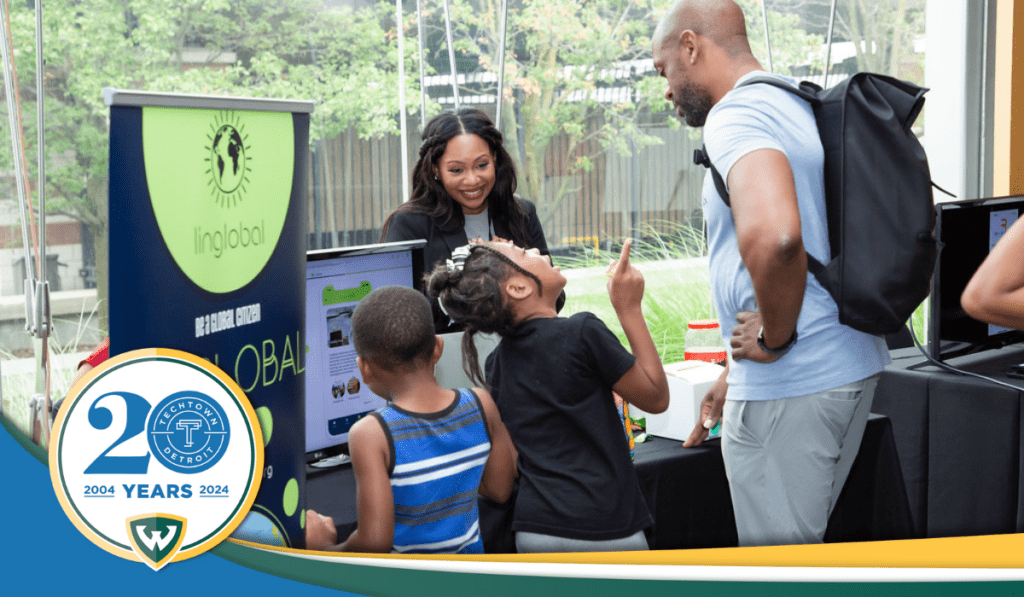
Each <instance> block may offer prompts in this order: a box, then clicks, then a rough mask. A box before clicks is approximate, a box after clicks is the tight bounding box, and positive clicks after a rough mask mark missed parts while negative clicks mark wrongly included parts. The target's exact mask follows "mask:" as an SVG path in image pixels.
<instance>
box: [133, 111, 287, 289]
mask: <svg viewBox="0 0 1024 597" xmlns="http://www.w3.org/2000/svg"><path fill="white" fill-rule="evenodd" d="M142 148H143V151H142V153H143V161H144V164H145V169H146V183H147V187H148V190H149V196H150V200H151V201H152V206H153V215H154V216H155V217H156V222H157V226H158V228H159V229H160V235H161V236H162V237H163V240H164V243H165V244H166V245H167V249H168V250H169V251H170V253H171V256H172V257H173V258H174V262H175V263H176V264H177V265H178V267H179V268H181V271H182V272H184V274H185V275H186V276H187V277H188V278H189V279H190V280H191V281H192V282H194V283H195V284H196V285H197V286H199V287H200V288H202V289H203V290H206V291H209V292H213V293H217V294H223V293H228V292H233V291H235V290H238V289H240V288H242V287H243V286H245V285H246V284H248V283H249V282H251V281H252V280H253V279H254V278H255V277H256V276H257V275H259V273H260V272H261V271H263V268H264V267H265V266H266V265H267V262H268V261H269V259H270V256H271V254H273V252H274V248H275V247H276V246H277V241H278V239H279V238H280V236H281V231H282V230H283V228H284V223H285V217H286V215H287V213H288V205H289V203H290V201H291V192H292V178H293V173H294V165H295V164H294V163H295V132H294V125H293V124H292V115H291V114H290V113H288V112H259V111H249V110H198V109H184V108H161V107H152V106H147V107H144V108H142Z"/></svg>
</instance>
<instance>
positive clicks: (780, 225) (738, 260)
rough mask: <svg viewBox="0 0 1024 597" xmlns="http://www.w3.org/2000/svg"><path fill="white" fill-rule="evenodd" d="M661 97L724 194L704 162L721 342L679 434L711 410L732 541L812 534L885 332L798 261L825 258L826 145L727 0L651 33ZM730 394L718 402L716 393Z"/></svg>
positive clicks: (838, 486)
mask: <svg viewBox="0 0 1024 597" xmlns="http://www.w3.org/2000/svg"><path fill="white" fill-rule="evenodd" d="M652 41H653V57H654V66H655V68H656V69H657V71H658V73H659V74H660V75H661V76H663V77H665V79H666V80H667V84H668V90H667V91H666V93H665V97H666V98H667V99H668V100H670V101H671V102H673V104H674V105H675V106H676V110H677V112H678V113H679V115H680V116H681V117H683V118H684V119H685V120H686V123H687V124H688V125H690V126H692V127H704V143H705V146H706V148H707V152H708V154H709V157H710V159H711V162H712V163H713V164H715V168H716V169H717V170H718V171H719V172H720V173H721V174H722V176H723V177H724V178H725V181H726V187H727V191H728V192H729V195H730V200H731V207H730V206H727V205H726V204H725V203H724V202H723V201H722V198H721V197H720V196H719V194H718V191H717V190H716V189H715V185H714V183H713V181H712V178H711V175H710V173H709V174H707V176H706V177H705V181H704V188H703V207H704V216H705V219H706V220H707V222H708V247H709V252H710V260H709V261H710V270H711V287H712V291H713V294H714V299H715V305H716V307H717V309H718V317H719V320H720V323H721V327H722V333H723V335H724V337H725V338H726V340H727V341H726V344H727V346H728V347H729V350H730V359H729V362H728V366H727V368H726V370H725V372H724V373H723V374H722V377H721V378H720V379H719V380H718V382H716V384H715V385H714V386H713V387H712V388H711V390H710V391H709V392H708V394H707V396H705V398H704V402H703V404H702V410H701V413H702V414H701V421H700V422H699V423H698V425H697V428H696V429H695V430H694V432H693V434H692V435H691V436H690V438H689V439H688V440H687V441H686V445H687V446H693V445H697V444H699V443H701V442H702V441H703V440H704V439H705V438H706V437H707V433H708V432H707V430H708V429H710V428H711V427H712V426H713V425H714V424H715V422H716V421H717V420H718V419H719V417H721V418H722V419H723V425H722V434H723V436H722V454H723V458H724V459H725V467H726V474H727V476H728V478H729V488H730V493H731V495H732V501H733V509H734V511H735V514H736V527H737V531H738V534H739V542H740V545H741V546H748V545H782V544H795V543H820V542H821V541H822V539H823V537H824V534H825V527H826V524H827V522H828V517H829V514H830V513H831V511H832V507H833V506H834V505H835V502H836V499H837V498H838V496H839V492H840V491H841V490H842V487H843V484H844V483H845V481H846V477H847V475H848V473H849V470H850V465H851V464H852V463H853V459H854V458H855V457H856V455H857V450H858V449H859V447H860V440H861V437H862V436H863V433H864V426H865V424H866V422H867V416H868V412H869V410H870V407H871V399H872V396H873V394H874V389H875V385H876V383H877V378H878V373H879V372H880V371H881V370H882V368H883V367H884V366H885V365H886V364H888V362H889V355H888V351H887V350H886V348H885V342H884V340H883V339H882V338H881V337H876V336H871V335H868V334H864V333H861V332H858V331H856V330H854V329H852V328H850V327H847V326H845V325H842V324H840V323H839V315H838V309H837V307H836V304H835V301H834V300H833V299H832V298H831V297H830V296H829V294H828V293H827V292H826V291H825V290H824V289H823V288H822V287H821V285H820V284H819V283H818V281H817V280H816V279H815V278H814V276H813V275H809V274H808V272H807V254H808V253H809V254H811V255H813V256H814V257H815V258H817V259H818V260H819V261H821V262H823V263H828V261H829V243H828V227H827V223H826V219H825V200H824V152H823V150H822V147H821V141H820V139H819V137H818V129H817V126H816V124H815V120H814V114H813V112H812V111H811V107H810V105H809V104H808V103H807V102H805V101H803V100H801V99H800V98H798V97H796V96H794V95H792V94H790V93H788V92H786V91H784V90H781V89H777V88H775V87H772V86H769V85H752V86H746V87H741V88H738V89H736V88H735V86H736V84H737V83H739V82H741V81H745V80H746V79H748V78H750V77H753V76H772V75H769V74H768V73H766V72H764V69H763V68H762V67H761V65H760V63H758V61H757V59H756V58H755V57H754V56H753V54H751V52H750V46H749V43H748V41H747V36H746V27H745V24H744V19H743V13H742V11H741V10H740V8H739V7H738V6H737V5H736V4H735V3H734V2H732V0H703V1H699V0H681V1H680V2H677V3H676V4H675V5H673V6H672V8H670V9H669V11H668V13H666V15H665V16H664V18H662V20H661V22H660V23H659V24H658V27H657V29H656V30H655V32H654V36H653V39H652ZM727 398H728V400H727Z"/></svg>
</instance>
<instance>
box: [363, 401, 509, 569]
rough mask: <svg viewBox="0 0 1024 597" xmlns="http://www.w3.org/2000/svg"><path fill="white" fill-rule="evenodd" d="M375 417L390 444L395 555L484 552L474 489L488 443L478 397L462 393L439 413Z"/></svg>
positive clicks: (390, 409) (389, 412)
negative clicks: (392, 461)
mask: <svg viewBox="0 0 1024 597" xmlns="http://www.w3.org/2000/svg"><path fill="white" fill-rule="evenodd" d="M377 414H378V415H379V419H380V420H381V422H382V423H383V426H384V428H385V431H386V432H387V433H388V435H389V436H390V437H389V443H390V444H391V445H392V446H393V448H392V449H393V455H394V468H393V470H392V472H391V491H392V494H393V496H394V502H395V538H394V544H393V550H394V552H395V553H483V542H482V541H481V539H480V529H479V520H478V513H477V488H478V487H479V486H480V477H481V476H482V475H483V471H484V465H485V464H486V463H487V455H488V454H489V453H490V451H491V442H490V437H489V435H488V432H487V423H486V421H485V419H484V416H483V410H482V409H481V407H480V403H479V401H478V399H477V398H476V396H475V395H474V394H473V393H472V392H471V391H469V390H467V389H461V390H459V392H458V396H457V398H456V400H455V401H454V402H453V404H452V406H450V407H449V408H446V409H445V410H443V411H441V412H439V413H432V414H428V415H423V414H415V413H409V412H405V411H402V410H399V409H398V408H396V407H395V406H393V405H388V406H386V407H384V408H382V409H380V410H379V411H377Z"/></svg>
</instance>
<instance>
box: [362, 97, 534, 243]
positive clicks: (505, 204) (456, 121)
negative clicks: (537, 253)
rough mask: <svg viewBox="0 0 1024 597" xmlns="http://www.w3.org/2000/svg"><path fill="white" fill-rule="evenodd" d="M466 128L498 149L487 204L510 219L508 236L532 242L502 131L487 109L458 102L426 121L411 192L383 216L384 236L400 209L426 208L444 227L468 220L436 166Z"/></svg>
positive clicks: (500, 217) (417, 210)
mask: <svg viewBox="0 0 1024 597" xmlns="http://www.w3.org/2000/svg"><path fill="white" fill-rule="evenodd" d="M467 134H468V135H477V136H478V137H480V138H481V139H483V140H484V141H485V142H486V143H487V146H488V147H489V148H490V150H491V153H492V154H493V155H494V188H493V189H491V194H490V195H488V196H487V210H488V213H489V215H490V217H491V220H499V221H503V222H505V223H507V224H508V229H509V232H510V233H511V236H512V238H510V239H509V240H511V241H513V242H514V243H515V244H517V245H519V246H521V247H529V246H531V245H530V244H529V239H528V238H527V237H526V220H527V215H526V210H525V209H523V207H522V205H520V204H519V202H518V201H517V200H516V198H515V192H516V184H517V183H516V169H515V165H514V164H513V163H512V156H510V155H509V154H508V152H507V151H505V147H504V146H503V145H502V141H503V137H502V135H501V131H499V130H498V129H496V128H495V127H494V123H493V122H491V119H490V118H489V117H488V116H487V114H485V113H484V112H481V111H480V110H477V109H475V108H460V109H459V110H458V111H455V112H453V111H451V110H446V111H444V112H441V113H440V114H438V115H437V116H435V117H433V118H431V119H430V122H428V123H427V126H425V127H423V133H422V134H421V137H422V138H423V144H422V145H420V157H419V160H417V162H416V166H415V167H414V168H413V171H412V196H411V197H410V198H409V201H408V202H406V203H403V204H402V205H400V206H399V207H398V208H397V209H396V210H395V211H394V212H392V213H391V215H389V216H388V219H387V220H385V221H384V228H383V230H382V231H381V237H380V238H381V242H384V240H385V238H386V237H387V233H388V227H390V225H391V220H392V219H393V218H394V217H395V214H399V213H408V212H413V213H423V214H427V215H429V216H430V217H431V218H433V219H434V220H435V221H436V222H438V224H439V225H441V226H443V227H448V226H452V227H458V228H462V227H463V226H465V224H466V219H465V216H464V215H463V214H462V206H460V205H459V204H458V203H457V202H456V201H455V200H454V199H452V198H451V196H450V195H449V194H448V192H447V191H445V190H444V184H442V182H441V180H439V178H438V177H436V176H435V174H434V172H435V168H436V167H437V164H438V162H439V161H440V160H441V155H443V154H444V151H445V149H446V148H447V147H448V141H449V140H450V139H452V138H453V137H457V136H459V135H467Z"/></svg>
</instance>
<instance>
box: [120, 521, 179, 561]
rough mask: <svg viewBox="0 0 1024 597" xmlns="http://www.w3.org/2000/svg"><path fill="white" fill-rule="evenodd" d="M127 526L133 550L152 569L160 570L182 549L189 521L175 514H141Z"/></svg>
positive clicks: (127, 522)
mask: <svg viewBox="0 0 1024 597" xmlns="http://www.w3.org/2000/svg"><path fill="white" fill-rule="evenodd" d="M125 524H126V525H127V527H128V540H129V541H131V543H132V549H134V550H135V553H136V554H138V555H139V557H140V558H141V559H142V561H143V562H145V563H146V564H147V565H148V566H149V567H150V568H152V569H153V570H159V569H161V568H163V567H164V565H166V564H167V563H168V562H170V561H171V558H173V557H174V554H176V553H178V549H180V548H181V542H182V540H183V539H184V538H185V527H186V526H187V525H188V521H187V520H185V519H184V518H182V517H180V516H175V515H173V514H140V515H139V516H132V517H130V518H128V519H127V520H126V521H125Z"/></svg>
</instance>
